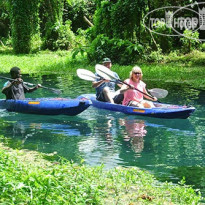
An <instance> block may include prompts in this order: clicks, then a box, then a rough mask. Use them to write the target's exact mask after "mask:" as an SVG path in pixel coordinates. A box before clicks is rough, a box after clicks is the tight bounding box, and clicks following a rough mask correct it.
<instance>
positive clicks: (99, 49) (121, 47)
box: [87, 34, 143, 65]
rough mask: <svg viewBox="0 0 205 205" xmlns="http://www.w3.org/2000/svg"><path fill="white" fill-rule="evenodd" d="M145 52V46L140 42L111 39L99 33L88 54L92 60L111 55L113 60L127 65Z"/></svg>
mask: <svg viewBox="0 0 205 205" xmlns="http://www.w3.org/2000/svg"><path fill="white" fill-rule="evenodd" d="M142 52H143V46H142V45H141V44H139V43H135V44H134V43H132V42H130V41H128V40H122V39H119V38H112V39H109V38H108V37H106V36H104V35H103V34H102V35H99V36H98V37H97V38H96V39H95V40H93V41H92V43H91V45H90V47H89V48H88V51H87V55H88V59H89V60H90V61H91V62H93V61H94V62H99V61H101V60H102V58H104V57H109V58H111V59H112V61H113V62H115V63H118V64H121V65H127V64H130V63H133V62H134V61H136V60H137V58H139V56H140V55H141V54H142Z"/></svg>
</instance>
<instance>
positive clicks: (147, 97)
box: [143, 88, 157, 101]
mask: <svg viewBox="0 0 205 205" xmlns="http://www.w3.org/2000/svg"><path fill="white" fill-rule="evenodd" d="M143 92H144V93H145V94H147V95H150V94H149V93H148V92H147V90H146V88H144V89H143ZM147 95H143V96H144V97H145V98H146V99H148V100H151V101H157V98H156V97H154V99H153V98H151V97H149V96H147Z"/></svg>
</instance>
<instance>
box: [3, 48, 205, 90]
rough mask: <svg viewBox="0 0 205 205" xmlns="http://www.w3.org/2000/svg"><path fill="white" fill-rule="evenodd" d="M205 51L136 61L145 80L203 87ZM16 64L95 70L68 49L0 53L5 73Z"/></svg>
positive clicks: (45, 70)
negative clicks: (158, 59)
mask: <svg viewBox="0 0 205 205" xmlns="http://www.w3.org/2000/svg"><path fill="white" fill-rule="evenodd" d="M204 59H205V53H203V52H193V53H191V54H189V55H184V56H177V55H176V56H174V57H173V56H172V57H170V56H168V57H167V58H166V60H165V61H164V62H162V63H145V62H143V61H141V62H138V63H136V64H137V65H139V66H140V67H141V68H142V70H143V73H144V76H143V78H144V79H145V80H149V79H154V80H157V81H167V82H177V83H186V84H189V85H191V86H193V87H195V88H200V89H205V69H204V66H203V65H202V61H203V62H204ZM99 63H100V62H99ZM13 66H18V67H20V68H21V70H22V73H24V74H27V73H28V74H33V73H36V74H39V75H43V74H51V73H56V74H57V73H59V74H62V73H63V74H64V73H73V74H75V73H76V70H77V69H78V68H85V69H88V70H91V71H93V72H94V67H95V65H94V64H89V63H88V61H87V59H86V57H82V56H80V55H78V56H77V58H76V59H72V53H71V52H70V51H57V52H49V51H44V52H41V53H38V54H29V55H17V56H16V55H13V54H11V53H7V54H5V53H1V52H0V72H1V73H8V72H9V70H10V68H11V67H13ZM133 66H134V65H130V66H119V65H117V64H114V65H113V68H112V69H113V70H114V71H116V72H117V73H118V74H119V76H120V77H121V78H122V79H126V78H128V77H129V72H130V71H131V69H132V67H133Z"/></svg>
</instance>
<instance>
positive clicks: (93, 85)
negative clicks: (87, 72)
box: [92, 79, 109, 88]
mask: <svg viewBox="0 0 205 205" xmlns="http://www.w3.org/2000/svg"><path fill="white" fill-rule="evenodd" d="M106 82H109V80H105V79H102V80H100V81H94V82H93V83H92V87H93V88H97V87H98V86H100V85H101V84H102V83H106Z"/></svg>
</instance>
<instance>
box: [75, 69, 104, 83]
mask: <svg viewBox="0 0 205 205" xmlns="http://www.w3.org/2000/svg"><path fill="white" fill-rule="evenodd" d="M77 76H78V77H79V78H81V79H83V80H88V81H92V82H93V81H96V80H98V79H100V77H97V76H96V75H95V74H94V73H93V72H91V71H89V70H86V69H82V68H79V69H77Z"/></svg>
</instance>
